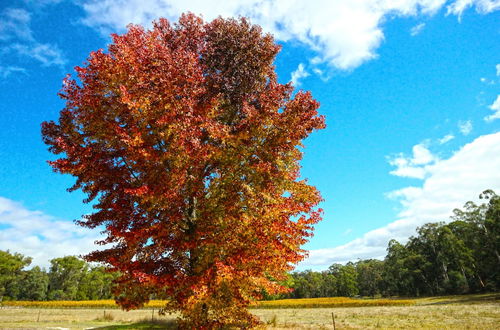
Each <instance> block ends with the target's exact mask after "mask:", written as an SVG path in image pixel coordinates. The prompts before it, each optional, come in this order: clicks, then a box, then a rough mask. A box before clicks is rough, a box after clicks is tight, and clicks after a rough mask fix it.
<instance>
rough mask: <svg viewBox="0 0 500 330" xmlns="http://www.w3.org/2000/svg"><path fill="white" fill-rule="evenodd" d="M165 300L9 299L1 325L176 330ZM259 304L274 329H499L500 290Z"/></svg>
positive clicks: (258, 312)
mask: <svg viewBox="0 0 500 330" xmlns="http://www.w3.org/2000/svg"><path fill="white" fill-rule="evenodd" d="M370 301H371V303H368V302H370ZM162 303H163V302H162V301H153V302H151V304H150V305H149V306H148V308H145V309H141V310H138V311H130V312H124V311H122V310H120V309H118V308H116V306H115V305H114V304H113V303H112V301H94V302H91V301H89V302H45V303H44V304H45V305H41V304H36V303H35V302H24V306H30V307H23V306H21V302H16V303H15V304H14V303H10V304H6V303H4V304H3V307H2V308H1V309H0V329H5V328H24V329H50V328H52V329H59V330H61V329H90V328H94V329H95V328H99V329H175V321H174V320H175V315H166V316H160V315H158V307H160V306H161V305H162ZM389 303H392V305H388V304H389ZM57 304H59V305H57ZM260 304H261V305H260V306H256V307H255V308H253V309H252V312H253V313H254V314H255V315H257V316H258V317H260V318H261V320H262V321H263V322H265V326H263V327H262V328H269V329H331V328H333V322H334V319H335V325H336V328H337V329H372V328H382V329H396V328H413V329H500V294H485V295H468V296H447V297H432V298H420V299H412V300H397V299H396V300H393V299H350V298H318V299H296V300H289V299H287V300H275V301H266V302H261V303H260ZM398 304H399V305H398ZM7 305H8V306H7Z"/></svg>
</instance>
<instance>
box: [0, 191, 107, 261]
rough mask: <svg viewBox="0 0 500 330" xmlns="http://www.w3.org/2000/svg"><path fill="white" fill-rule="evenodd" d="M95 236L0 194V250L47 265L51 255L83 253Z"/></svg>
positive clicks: (95, 233) (99, 237)
mask: <svg viewBox="0 0 500 330" xmlns="http://www.w3.org/2000/svg"><path fill="white" fill-rule="evenodd" d="M97 239H102V237H101V236H99V234H98V232H96V231H90V230H88V229H85V228H83V227H79V226H77V225H75V224H74V223H72V222H71V221H63V220H59V219H55V218H53V217H51V216H49V215H47V214H44V213H43V212H40V211H31V210H28V209H26V208H25V207H24V206H23V205H22V204H20V203H18V202H15V201H13V200H10V199H7V198H4V197H0V250H10V251H12V252H19V253H22V254H24V255H26V256H30V257H33V265H39V266H43V267H47V266H48V265H49V260H50V259H52V258H56V257H62V256H65V255H81V254H86V253H88V252H90V251H92V250H95V249H96V246H94V241H95V240H97Z"/></svg>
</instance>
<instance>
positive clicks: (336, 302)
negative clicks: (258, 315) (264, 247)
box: [255, 297, 415, 308]
mask: <svg viewBox="0 0 500 330" xmlns="http://www.w3.org/2000/svg"><path fill="white" fill-rule="evenodd" d="M410 305H415V300H410V299H405V300H402V299H353V298H346V297H333V298H304V299H281V300H271V301H260V302H259V303H258V304H257V305H256V306H255V308H325V307H369V306H410Z"/></svg>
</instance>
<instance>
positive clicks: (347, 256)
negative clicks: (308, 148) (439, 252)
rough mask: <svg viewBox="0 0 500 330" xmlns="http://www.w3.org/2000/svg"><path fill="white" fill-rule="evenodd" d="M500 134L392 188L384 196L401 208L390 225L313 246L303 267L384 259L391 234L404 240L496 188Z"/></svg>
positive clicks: (499, 176)
mask: <svg viewBox="0 0 500 330" xmlns="http://www.w3.org/2000/svg"><path fill="white" fill-rule="evenodd" d="M499 168H500V133H495V134H489V135H483V136H481V137H479V138H477V139H476V140H474V141H472V142H471V143H469V144H466V145H465V146H463V147H462V148H461V149H460V150H458V151H457V152H456V153H455V154H454V155H453V156H451V157H450V158H448V159H444V160H439V161H438V162H436V163H435V164H434V165H432V166H431V167H430V168H429V169H428V172H429V176H428V177H427V179H425V181H424V182H423V184H422V186H420V187H406V188H403V189H400V190H396V191H393V192H391V193H389V194H388V197H391V198H395V199H396V200H398V202H399V203H400V204H401V207H402V211H401V212H399V214H398V215H397V219H396V220H395V221H393V222H391V223H389V224H388V225H386V226H384V227H381V228H377V229H375V230H372V231H369V232H368V233H366V234H364V235H363V236H362V237H360V238H357V239H355V240H353V241H351V242H349V243H347V244H344V245H341V246H337V247H333V248H328V249H318V250H312V251H310V253H309V258H308V259H306V260H305V261H303V262H302V264H301V265H300V266H301V267H302V268H307V267H312V266H316V267H323V268H326V267H328V266H329V265H331V264H332V263H337V262H341V263H343V262H347V261H354V260H356V259H357V258H362V259H365V258H382V257H384V256H385V254H386V248H387V243H388V242H389V240H391V239H396V240H398V241H400V242H403V243H404V242H405V241H406V240H407V239H408V237H409V236H411V235H414V234H415V229H416V227H418V226H421V225H423V224H425V223H428V222H436V221H448V220H449V217H450V216H451V215H452V210H453V209H455V208H461V207H462V206H463V204H464V203H465V202H466V201H469V200H475V201H477V200H478V195H479V194H480V193H481V192H482V191H484V190H485V189H493V190H495V191H497V192H499V191H500V171H498V169H499Z"/></svg>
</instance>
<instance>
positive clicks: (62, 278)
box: [48, 256, 88, 300]
mask: <svg viewBox="0 0 500 330" xmlns="http://www.w3.org/2000/svg"><path fill="white" fill-rule="evenodd" d="M50 263H51V266H50V271H49V292H48V298H49V299H50V300H74V299H77V298H78V296H77V293H78V287H79V284H80V282H81V281H82V279H83V278H84V277H85V274H86V273H87V271H88V265H87V263H86V262H85V261H83V260H81V259H79V258H77V257H75V256H66V257H63V258H55V259H52V260H51V261H50Z"/></svg>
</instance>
